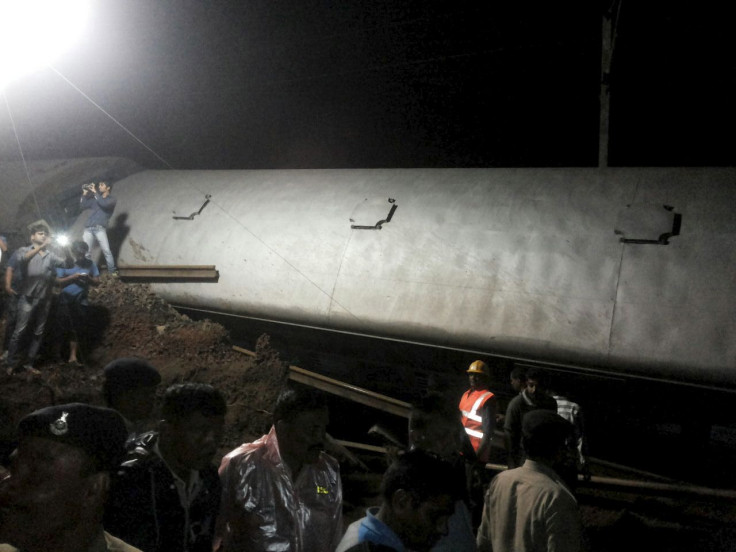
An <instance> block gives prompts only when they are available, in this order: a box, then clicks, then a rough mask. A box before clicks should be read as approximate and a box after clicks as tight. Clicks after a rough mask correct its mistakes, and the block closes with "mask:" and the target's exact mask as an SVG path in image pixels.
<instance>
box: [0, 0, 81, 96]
mask: <svg viewBox="0 0 736 552" xmlns="http://www.w3.org/2000/svg"><path fill="white" fill-rule="evenodd" d="M90 1H91V0H0V90H2V88H3V87H4V86H5V85H6V84H7V83H8V82H10V81H11V80H12V79H15V78H18V77H19V76H21V75H23V74H25V73H30V72H32V71H35V70H36V69H39V68H41V67H43V66H44V65H46V64H49V63H51V61H53V60H54V58H56V57H57V56H59V55H61V54H62V53H63V52H64V51H65V50H66V49H67V48H68V47H69V46H70V45H71V44H72V43H73V42H74V40H75V39H76V38H77V37H78V36H79V35H80V34H81V31H82V29H83V27H84V25H85V24H86V20H87V16H88V13H89V6H90Z"/></svg>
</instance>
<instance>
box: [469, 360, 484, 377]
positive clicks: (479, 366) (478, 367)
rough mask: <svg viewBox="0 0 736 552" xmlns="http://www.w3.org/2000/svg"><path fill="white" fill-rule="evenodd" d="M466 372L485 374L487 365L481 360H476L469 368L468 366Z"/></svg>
mask: <svg viewBox="0 0 736 552" xmlns="http://www.w3.org/2000/svg"><path fill="white" fill-rule="evenodd" d="M467 373H468V374H483V375H485V376H487V375H488V366H487V365H486V363H485V362H483V361H482V360H476V361H474V362H473V364H471V365H470V368H468V370H467Z"/></svg>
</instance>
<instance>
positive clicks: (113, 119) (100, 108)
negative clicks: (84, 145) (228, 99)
mask: <svg viewBox="0 0 736 552" xmlns="http://www.w3.org/2000/svg"><path fill="white" fill-rule="evenodd" d="M48 67H49V69H51V70H52V71H53V72H54V73H56V74H57V75H58V76H59V77H60V78H61V79H63V80H64V81H65V82H66V83H67V84H68V85H69V86H71V87H72V88H73V89H74V90H76V91H77V92H79V93H80V94H81V95H82V96H83V97H84V99H86V100H87V101H88V102H90V103H91V104H92V105H94V106H95V107H96V108H97V109H99V110H100V111H102V113H104V114H105V115H106V116H107V117H108V118H109V119H110V120H111V121H112V122H114V123H115V124H116V125H118V126H119V127H120V128H121V129H123V131H125V133H126V134H128V136H130V137H131V138H133V140H135V141H136V142H138V143H139V144H140V145H141V146H143V147H144V148H146V150H148V151H149V152H150V153H151V154H153V156H154V157H156V159H158V160H159V161H161V163H163V164H164V165H166V167H168V168H169V169H171V170H174V167H172V166H171V164H169V162H168V161H166V159H164V158H163V157H161V156H160V155H159V154H158V153H156V152H155V151H153V148H151V147H149V146H148V145H147V144H146V143H145V142H143V140H141V139H140V138H138V137H137V136H136V135H135V134H133V132H132V131H131V130H130V129H128V128H127V127H126V126H125V125H124V124H123V123H121V122H120V121H118V120H117V119H116V118H115V117H113V116H112V115H111V114H110V113H108V112H107V111H106V110H105V109H104V108H103V107H102V106H101V105H100V104H98V103H97V102H96V101H94V100H93V99H92V98H90V97H89V96H88V95H87V94H85V93H84V92H83V91H82V90H81V89H80V88H79V87H78V86H77V85H76V84H74V83H73V82H72V81H70V80H69V79H68V78H67V77H65V76H64V75H62V74H61V71H59V70H58V69H56V68H55V67H52V66H51V65H49V66H48Z"/></svg>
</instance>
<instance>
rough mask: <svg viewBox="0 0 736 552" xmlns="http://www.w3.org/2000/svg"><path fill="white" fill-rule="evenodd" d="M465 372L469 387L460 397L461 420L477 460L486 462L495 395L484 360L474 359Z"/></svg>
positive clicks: (494, 417)
mask: <svg viewBox="0 0 736 552" xmlns="http://www.w3.org/2000/svg"><path fill="white" fill-rule="evenodd" d="M467 374H468V379H469V380H470V389H468V390H467V391H466V392H465V393H463V396H462V398H461V399H460V412H461V413H462V422H463V426H464V427H465V432H466V433H467V434H468V438H469V439H470V442H471V444H472V445H473V448H474V449H475V454H476V456H477V457H478V460H479V461H480V462H488V460H489V457H490V453H491V440H492V439H493V430H494V428H495V424H496V410H497V405H496V397H495V396H494V394H493V393H492V392H491V391H490V390H489V389H488V384H489V376H490V374H489V369H488V365H487V364H486V363H485V362H483V361H482V360H476V361H475V362H473V363H472V364H471V365H470V367H469V368H468V369H467Z"/></svg>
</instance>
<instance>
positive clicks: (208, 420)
mask: <svg viewBox="0 0 736 552" xmlns="http://www.w3.org/2000/svg"><path fill="white" fill-rule="evenodd" d="M224 427H225V417H224V416H205V415H204V414H202V413H201V412H193V413H192V414H190V415H189V416H187V417H186V418H184V419H182V420H178V421H176V422H173V423H172V422H168V424H167V430H166V438H167V439H171V442H172V443H173V448H174V450H175V454H176V458H177V461H178V462H179V463H180V464H181V465H182V466H185V467H187V468H189V469H190V470H202V469H204V468H206V467H207V466H209V465H210V464H211V463H212V459H213V458H214V456H215V453H216V452H217V448H218V447H219V446H220V441H222V432H223V428H224Z"/></svg>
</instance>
